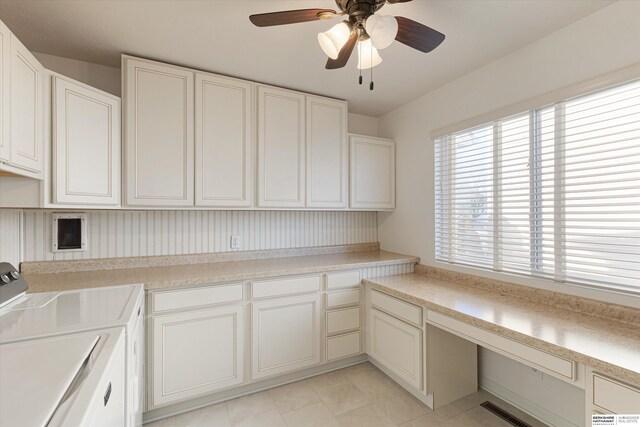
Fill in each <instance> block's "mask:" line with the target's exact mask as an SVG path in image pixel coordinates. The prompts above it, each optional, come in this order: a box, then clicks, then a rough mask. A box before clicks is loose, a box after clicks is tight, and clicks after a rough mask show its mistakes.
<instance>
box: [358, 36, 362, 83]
mask: <svg viewBox="0 0 640 427" xmlns="http://www.w3.org/2000/svg"><path fill="white" fill-rule="evenodd" d="M358 43H360V42H358ZM358 64H362V49H360V46H358ZM359 71H360V76H359V77H358V84H360V85H361V84H362V68H360V69H359Z"/></svg>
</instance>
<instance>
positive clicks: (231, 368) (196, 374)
mask: <svg viewBox="0 0 640 427" xmlns="http://www.w3.org/2000/svg"><path fill="white" fill-rule="evenodd" d="M243 319H244V308H243V307H242V306H234V307H223V308H215V309H209V310H198V311H191V312H185V313H177V314H170V315H166V316H159V317H155V318H153V336H152V338H153V353H152V354H153V356H152V364H153V366H152V376H153V378H152V381H153V389H152V393H153V394H152V398H151V402H150V404H151V406H152V407H157V406H161V405H165V404H168V403H175V402H178V401H181V400H186V399H190V398H194V397H197V396H200V395H203V394H207V393H211V392H213V391H216V390H219V389H223V388H227V387H229V386H233V385H236V384H240V383H242V382H243V379H244V375H243V366H244V365H243V361H244V351H243V343H244V321H243Z"/></svg>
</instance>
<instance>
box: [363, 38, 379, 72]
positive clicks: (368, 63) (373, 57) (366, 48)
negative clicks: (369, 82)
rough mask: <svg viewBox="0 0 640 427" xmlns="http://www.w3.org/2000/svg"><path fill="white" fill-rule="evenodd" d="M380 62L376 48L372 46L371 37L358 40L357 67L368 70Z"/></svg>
mask: <svg viewBox="0 0 640 427" xmlns="http://www.w3.org/2000/svg"><path fill="white" fill-rule="evenodd" d="M380 63H382V58H381V57H380V54H378V49H376V48H375V47H373V45H372V44H371V39H367V40H362V41H359V42H358V69H359V70H368V69H369V68H373V67H375V66H376V65H379V64H380Z"/></svg>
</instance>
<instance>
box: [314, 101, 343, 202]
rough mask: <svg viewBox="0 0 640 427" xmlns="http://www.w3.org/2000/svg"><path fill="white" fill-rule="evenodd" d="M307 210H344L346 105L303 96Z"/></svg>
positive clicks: (340, 102) (341, 102)
mask: <svg viewBox="0 0 640 427" xmlns="http://www.w3.org/2000/svg"><path fill="white" fill-rule="evenodd" d="M306 107H307V110H306V116H307V120H306V131H307V133H306V136H307V138H306V139H307V141H306V142H307V147H306V149H307V164H306V169H307V177H306V182H307V188H306V194H307V207H311V208H346V207H347V159H348V151H347V103H346V102H344V101H338V100H333V99H328V98H322V97H318V96H307V97H306Z"/></svg>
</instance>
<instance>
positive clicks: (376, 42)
mask: <svg viewBox="0 0 640 427" xmlns="http://www.w3.org/2000/svg"><path fill="white" fill-rule="evenodd" d="M365 29H366V30H367V33H368V34H369V37H371V43H373V47H375V48H376V49H384V48H386V47H389V46H390V45H391V43H393V41H394V40H395V38H396V35H397V34H398V21H397V20H396V18H395V17H394V16H391V15H385V16H381V15H371V16H370V17H368V18H367V21H366V22H365Z"/></svg>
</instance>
